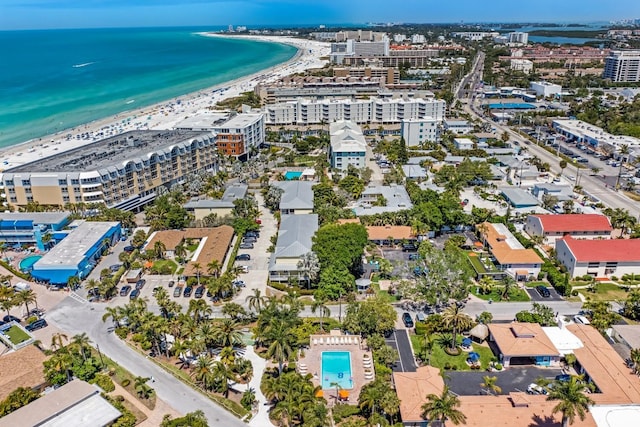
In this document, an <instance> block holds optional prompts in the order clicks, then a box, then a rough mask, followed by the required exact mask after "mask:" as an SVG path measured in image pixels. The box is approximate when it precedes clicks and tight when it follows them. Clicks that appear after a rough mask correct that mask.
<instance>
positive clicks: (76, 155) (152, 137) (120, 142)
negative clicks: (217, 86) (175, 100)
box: [7, 130, 210, 172]
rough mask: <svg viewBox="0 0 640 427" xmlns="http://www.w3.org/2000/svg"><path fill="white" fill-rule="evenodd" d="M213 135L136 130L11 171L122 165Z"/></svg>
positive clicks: (76, 170) (93, 168) (95, 167)
mask: <svg viewBox="0 0 640 427" xmlns="http://www.w3.org/2000/svg"><path fill="white" fill-rule="evenodd" d="M205 136H206V137H207V138H209V137H210V133H209V132H195V131H184V130H136V131H131V132H125V133H122V134H120V135H116V136H112V137H110V138H106V139H103V140H100V141H97V142H93V143H91V144H86V145H83V146H81V147H78V148H75V149H73V150H69V151H65V152H64V153H60V154H56V155H53V156H49V157H45V158H42V159H40V160H37V161H35V162H31V163H26V164H24V165H20V166H18V167H15V168H12V169H9V170H8V171H7V172H69V171H74V172H86V171H87V170H97V169H106V168H108V167H110V166H112V167H116V168H118V167H119V168H122V167H124V165H125V164H126V163H127V162H129V161H131V160H134V159H138V158H141V159H145V160H147V159H148V158H149V156H150V155H151V154H152V153H153V152H157V151H165V152H166V153H167V154H168V153H170V152H171V148H172V147H173V146H175V145H178V144H181V143H183V144H185V145H189V144H190V143H191V141H192V140H194V139H196V138H198V137H205Z"/></svg>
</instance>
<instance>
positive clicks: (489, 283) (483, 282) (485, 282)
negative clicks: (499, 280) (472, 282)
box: [478, 276, 496, 295]
mask: <svg viewBox="0 0 640 427" xmlns="http://www.w3.org/2000/svg"><path fill="white" fill-rule="evenodd" d="M495 284H496V281H495V280H493V277H491V276H482V278H480V280H478V287H479V288H480V292H481V293H483V294H485V295H486V294H490V293H491V291H492V290H493V287H494V286H495Z"/></svg>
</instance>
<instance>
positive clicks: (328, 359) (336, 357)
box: [322, 351, 353, 390]
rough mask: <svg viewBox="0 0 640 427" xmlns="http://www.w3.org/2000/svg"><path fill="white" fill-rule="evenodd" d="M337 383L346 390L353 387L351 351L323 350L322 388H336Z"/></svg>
mask: <svg viewBox="0 0 640 427" xmlns="http://www.w3.org/2000/svg"><path fill="white" fill-rule="evenodd" d="M335 383H337V384H339V385H340V387H342V388H343V389H345V390H350V389H352V388H353V378H352V376H351V352H350V351H323V352H322V388H335ZM332 384H333V385H332Z"/></svg>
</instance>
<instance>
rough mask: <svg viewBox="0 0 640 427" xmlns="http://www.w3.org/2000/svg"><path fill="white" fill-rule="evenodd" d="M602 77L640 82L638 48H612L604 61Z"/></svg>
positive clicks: (639, 54)
mask: <svg viewBox="0 0 640 427" xmlns="http://www.w3.org/2000/svg"><path fill="white" fill-rule="evenodd" d="M602 78H604V79H610V80H611V81H612V82H640V50H637V49H636V50H612V51H611V52H609V56H607V57H606V58H605V61H604V73H603V74H602Z"/></svg>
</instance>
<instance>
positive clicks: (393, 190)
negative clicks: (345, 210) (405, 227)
mask: <svg viewBox="0 0 640 427" xmlns="http://www.w3.org/2000/svg"><path fill="white" fill-rule="evenodd" d="M380 198H384V200H385V201H386V205H385V206H374V204H375V203H376V202H377V201H378V200H379V199H380ZM411 208H413V203H411V198H410V197H409V193H407V189H406V188H405V187H404V186H403V185H398V184H391V185H369V186H367V188H365V189H364V191H363V192H362V197H361V198H360V199H359V200H358V202H357V204H356V206H355V207H354V208H353V212H354V213H355V214H356V216H361V215H373V214H377V213H384V212H399V211H403V210H408V209H411Z"/></svg>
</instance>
